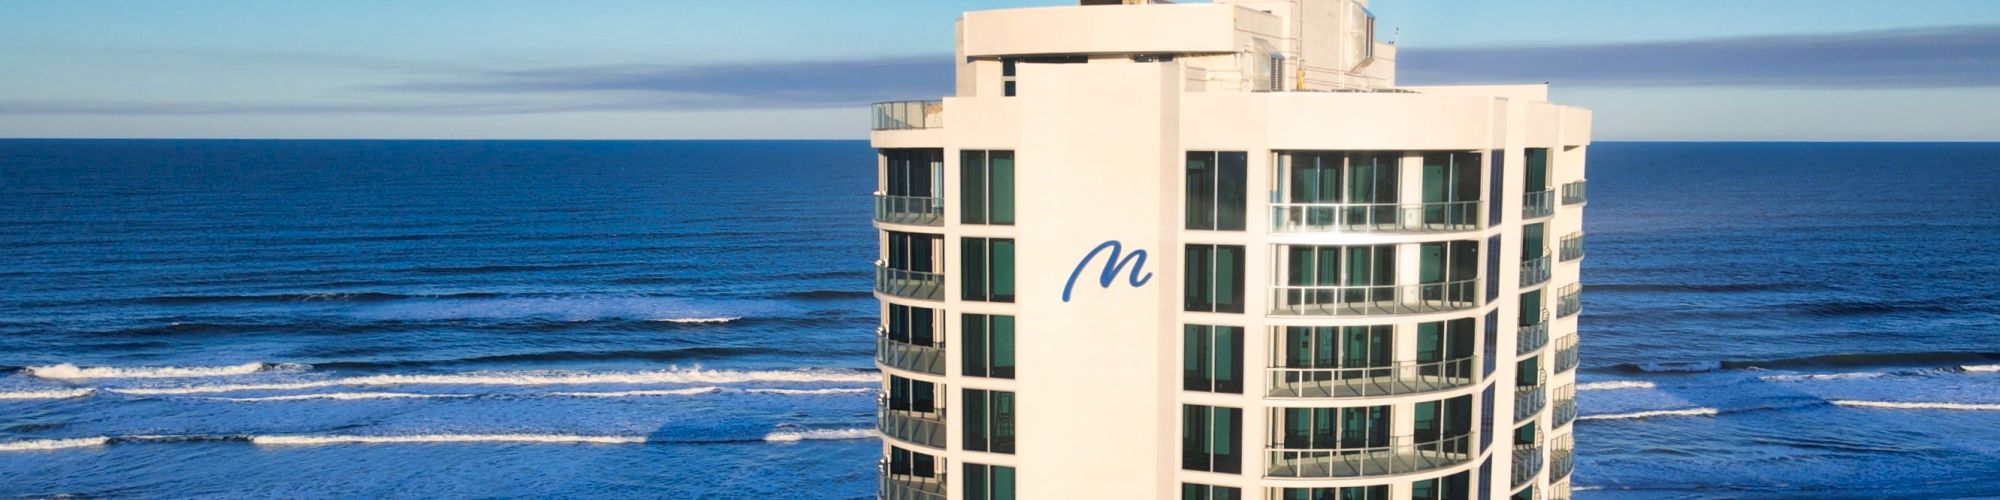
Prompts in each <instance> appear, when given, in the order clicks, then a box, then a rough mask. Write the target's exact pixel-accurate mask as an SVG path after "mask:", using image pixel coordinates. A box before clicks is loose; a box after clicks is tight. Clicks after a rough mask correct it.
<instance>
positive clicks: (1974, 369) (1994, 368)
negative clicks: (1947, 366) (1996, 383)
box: [1958, 365, 2000, 373]
mask: <svg viewBox="0 0 2000 500" xmlns="http://www.w3.org/2000/svg"><path fill="white" fill-rule="evenodd" d="M1958 369H1960V370H1964V371H1967V372H1971V373H2000V365H1965V366H1961V367H1958Z"/></svg>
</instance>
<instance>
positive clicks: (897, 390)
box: [889, 375, 938, 413]
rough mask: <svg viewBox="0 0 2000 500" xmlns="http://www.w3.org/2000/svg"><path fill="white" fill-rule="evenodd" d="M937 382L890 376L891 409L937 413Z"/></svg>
mask: <svg viewBox="0 0 2000 500" xmlns="http://www.w3.org/2000/svg"><path fill="white" fill-rule="evenodd" d="M937 393H938V391H937V384H932V383H930V382H925V381H922V380H911V379H907V378H903V377H898V376H895V375H890V376H889V409H891V410H901V411H912V412H917V413H936V412H937V410H938V407H937V403H938V401H937Z"/></svg>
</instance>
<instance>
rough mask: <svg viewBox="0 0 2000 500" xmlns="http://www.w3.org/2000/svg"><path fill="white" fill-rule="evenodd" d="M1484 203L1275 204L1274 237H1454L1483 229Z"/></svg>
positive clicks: (1272, 220) (1272, 216)
mask: <svg viewBox="0 0 2000 500" xmlns="http://www.w3.org/2000/svg"><path fill="white" fill-rule="evenodd" d="M1479 209H1480V202H1478V201H1459V202H1444V203H1418V204H1405V205H1398V204H1393V203H1391V204H1366V203H1363V204H1350V203H1272V204H1271V232H1273V233H1405V234H1409V233H1451V232H1460V231H1476V230H1479V229H1480V228H1481V227H1482V224H1481V222H1482V221H1481V219H1480V217H1479Z"/></svg>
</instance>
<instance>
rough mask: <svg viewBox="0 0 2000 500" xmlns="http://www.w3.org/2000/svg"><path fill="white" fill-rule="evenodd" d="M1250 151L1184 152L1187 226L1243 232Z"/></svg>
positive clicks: (1208, 229) (1190, 227)
mask: <svg viewBox="0 0 2000 500" xmlns="http://www.w3.org/2000/svg"><path fill="white" fill-rule="evenodd" d="M1249 158H1250V155H1249V153H1243V152H1230V151H1224V152H1219V153H1218V152H1203V151H1190V152H1188V154H1187V186H1186V188H1187V189H1186V191H1187V228H1188V229H1194V230H1206V231H1242V230H1243V223H1244V216H1243V213H1244V211H1245V210H1246V209H1247V205H1248V203H1249V198H1248V195H1247V194H1246V192H1247V191H1246V190H1247V189H1248V188H1247V187H1246V185H1247V181H1246V179H1247V178H1248V176H1249V162H1250V160H1249Z"/></svg>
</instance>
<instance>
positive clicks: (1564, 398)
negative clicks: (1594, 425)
mask: <svg viewBox="0 0 2000 500" xmlns="http://www.w3.org/2000/svg"><path fill="white" fill-rule="evenodd" d="M1549 414H1550V417H1549V428H1550V429H1561V428H1562V426H1565V425H1569V423H1570V422H1574V421H1576V384H1569V385H1565V386H1562V387H1560V388H1557V389H1556V406H1555V408H1554V409H1552V410H1550V411H1549Z"/></svg>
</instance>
